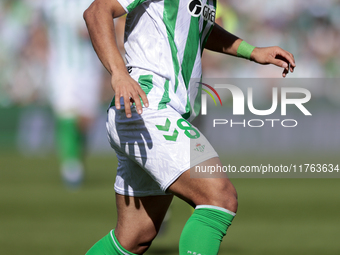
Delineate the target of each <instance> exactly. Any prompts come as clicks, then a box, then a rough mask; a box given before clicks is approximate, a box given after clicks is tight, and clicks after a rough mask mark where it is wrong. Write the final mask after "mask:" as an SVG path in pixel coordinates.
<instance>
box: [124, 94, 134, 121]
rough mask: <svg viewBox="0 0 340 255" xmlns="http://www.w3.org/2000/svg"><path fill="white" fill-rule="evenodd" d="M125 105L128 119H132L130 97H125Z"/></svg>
mask: <svg viewBox="0 0 340 255" xmlns="http://www.w3.org/2000/svg"><path fill="white" fill-rule="evenodd" d="M124 105H125V114H126V117H127V118H131V116H132V115H131V107H130V96H128V95H124Z"/></svg>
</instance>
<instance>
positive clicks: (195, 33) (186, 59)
mask: <svg viewBox="0 0 340 255" xmlns="http://www.w3.org/2000/svg"><path fill="white" fill-rule="evenodd" d="M198 21H199V17H191V21H190V28H189V33H188V39H187V42H186V45H185V49H184V55H183V62H182V76H183V79H184V83H185V86H186V88H187V89H188V87H189V83H190V78H191V74H192V70H193V68H194V65H195V61H196V56H197V51H198V46H199V44H200V41H199V36H200V31H199V22H198Z"/></svg>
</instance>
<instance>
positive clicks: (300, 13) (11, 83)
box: [0, 0, 340, 107]
mask: <svg viewBox="0 0 340 255" xmlns="http://www.w3.org/2000/svg"><path fill="white" fill-rule="evenodd" d="M42 1H44V0H1V2H0V107H6V106H11V105H13V104H21V105H26V104H30V103H32V102H34V103H38V104H46V103H48V96H47V95H48V90H49V86H48V84H47V83H48V82H47V78H46V72H47V67H46V66H47V54H48V50H49V49H48V36H46V30H47V29H46V27H48V24H47V23H45V22H44V20H43V19H41V15H40V13H39V5H40V2H42ZM45 1H48V0H45ZM216 17H217V21H218V22H219V23H220V24H221V25H223V26H224V27H225V28H227V29H228V30H229V31H230V32H232V33H235V34H236V35H238V36H239V37H241V38H243V39H245V40H246V41H247V42H249V43H250V44H253V45H256V46H271V45H279V46H281V47H282V48H284V49H286V50H288V51H290V52H292V53H293V54H294V55H295V58H296V62H297V65H298V66H297V69H296V72H295V73H294V74H292V75H291V76H290V77H299V78H334V77H339V71H340V43H339V42H340V0H309V1H306V0H286V1H278V0H275V1H273V0H246V1H238V0H220V3H219V12H218V14H217V15H216ZM212 55H213V54H210V53H208V54H205V56H204V65H203V67H204V75H205V76H206V77H220V78H225V77H232V78H239V77H247V78H248V77H260V78H264V77H280V72H281V70H278V69H277V68H276V69H275V68H274V67H266V68H263V67H262V66H257V65H254V64H252V63H251V62H249V61H248V62H246V61H239V60H233V59H230V58H229V57H223V56H218V57H217V56H215V55H213V56H212ZM103 73H104V72H103ZM107 87H109V86H107ZM105 100H106V99H105Z"/></svg>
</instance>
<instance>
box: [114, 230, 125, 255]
mask: <svg viewBox="0 0 340 255" xmlns="http://www.w3.org/2000/svg"><path fill="white" fill-rule="evenodd" d="M110 234H111V238H112V241H113V243H114V245H115V246H116V248H117V249H118V250H119V251H120V252H121V253H122V254H124V255H130V254H129V253H126V252H125V251H123V250H122V249H121V248H119V245H118V244H117V243H116V240H115V238H114V237H113V235H114V233H113V230H111V231H110Z"/></svg>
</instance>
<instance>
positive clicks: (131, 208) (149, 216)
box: [115, 194, 173, 250]
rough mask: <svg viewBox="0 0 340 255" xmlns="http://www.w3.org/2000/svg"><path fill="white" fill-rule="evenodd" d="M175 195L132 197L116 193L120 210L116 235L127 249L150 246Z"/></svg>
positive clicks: (118, 210) (118, 209)
mask: <svg viewBox="0 0 340 255" xmlns="http://www.w3.org/2000/svg"><path fill="white" fill-rule="evenodd" d="M172 198H173V195H161V196H148V197H131V196H125V195H119V194H117V195H116V204H117V212H118V221H117V227H116V229H115V235H116V236H117V239H118V241H119V242H120V244H121V245H122V246H123V247H124V248H126V249H127V250H136V249H137V248H138V247H136V245H137V246H138V245H139V246H143V245H144V246H148V245H150V243H151V241H152V240H153V239H154V238H155V236H156V235H157V233H158V231H159V228H160V226H161V224H162V222H163V219H164V217H165V214H166V212H167V210H168V208H169V206H170V204H171V201H172Z"/></svg>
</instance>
